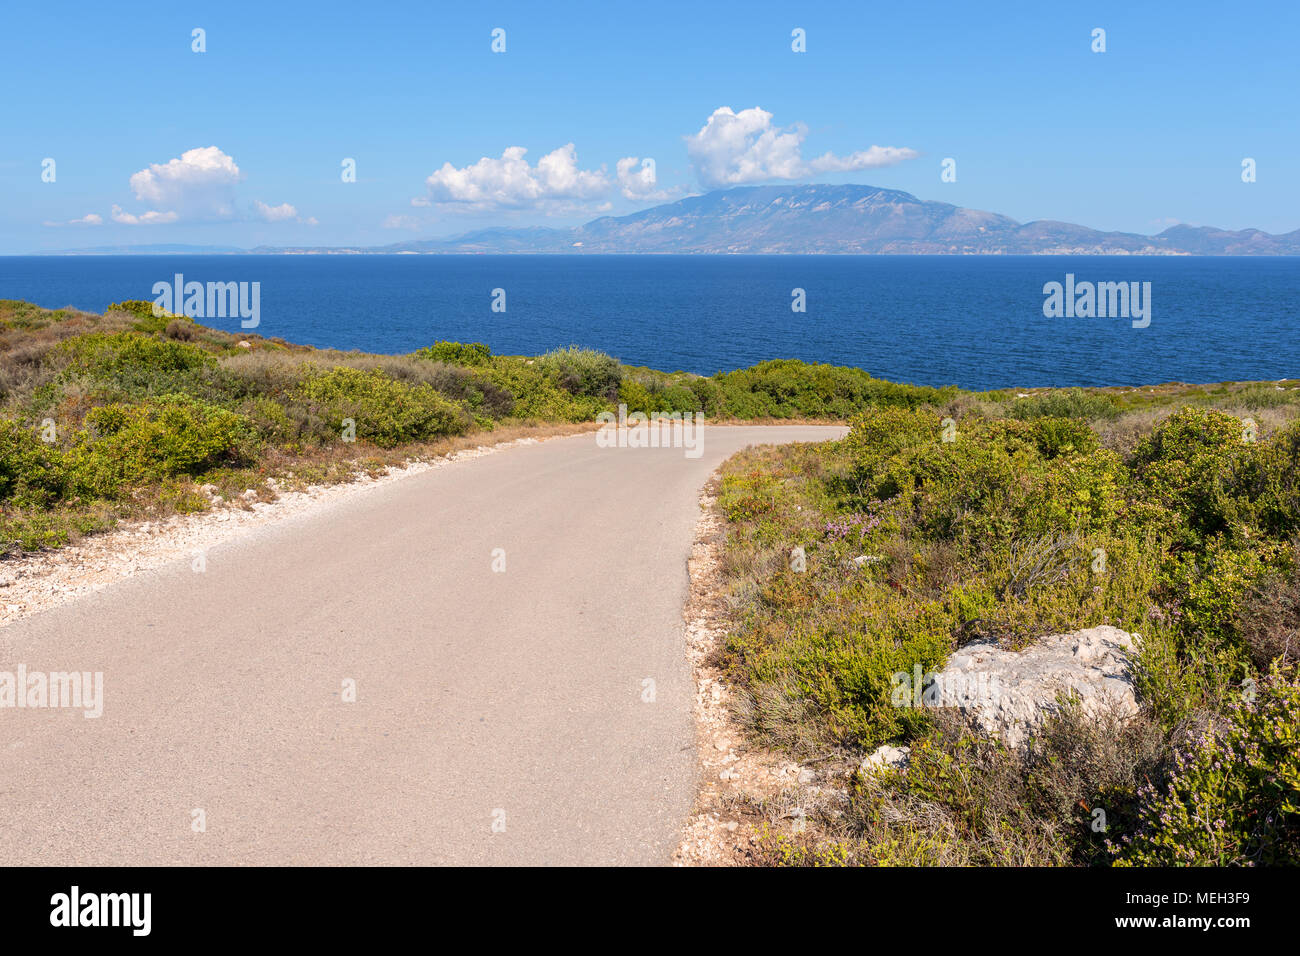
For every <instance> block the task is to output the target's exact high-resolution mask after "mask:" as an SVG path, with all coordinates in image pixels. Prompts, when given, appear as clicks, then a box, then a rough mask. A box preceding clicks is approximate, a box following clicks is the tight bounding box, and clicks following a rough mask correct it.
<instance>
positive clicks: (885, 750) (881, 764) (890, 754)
mask: <svg viewBox="0 0 1300 956" xmlns="http://www.w3.org/2000/svg"><path fill="white" fill-rule="evenodd" d="M911 755H912V748H911V747H891V746H890V745H889V744H885V746H883V747H877V748H876V749H875V751H874V752H873V753H870V754H868V755H867V756H866V757H863V758H862V764H861V765H860V766H859V767H858V769H859V770H861V771H862V772H863V773H875V772H876V771H877V770H883V769H884V768H886V767H905V766H907V761H908V758H909V757H910V756H911Z"/></svg>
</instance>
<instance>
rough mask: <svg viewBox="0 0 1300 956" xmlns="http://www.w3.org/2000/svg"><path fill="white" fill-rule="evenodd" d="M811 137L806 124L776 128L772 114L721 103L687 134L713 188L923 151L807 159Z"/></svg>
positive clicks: (869, 164) (882, 162)
mask: <svg viewBox="0 0 1300 956" xmlns="http://www.w3.org/2000/svg"><path fill="white" fill-rule="evenodd" d="M807 135H808V131H807V129H806V128H804V126H803V125H802V124H799V125H795V126H791V127H788V128H784V129H783V128H781V127H779V126H773V125H772V114H771V113H769V112H768V111H767V110H764V109H761V108H759V107H757V106H755V107H752V108H751V109H747V110H741V111H740V112H739V113H736V112H734V111H733V110H732V109H731V107H729V106H722V107H719V108H718V109H716V110H714V111H713V115H712V116H710V117H709V119H708V121H707V122H706V123H705V124H704V126H703V127H701V128H700V131H699V132H698V133H696V134H695V135H694V136H687V137H686V152H687V154H688V155H689V156H690V157H691V162H692V163H693V164H694V166H695V175H696V176H697V178H698V179H699V181H700V183H701V184H702V185H704V186H706V187H709V188H716V187H719V186H734V185H738V184H740V183H753V182H762V181H763V180H768V179H800V178H803V177H805V176H812V175H816V174H818V173H827V172H850V171H854V170H859V169H870V168H873V167H877V166H892V165H894V164H895V163H900V162H902V161H903V160H906V159H914V158H916V156H918V155H919V154H918V153H917V152H916V151H915V150H913V149H908V148H905V147H897V146H872V147H871V148H870V149H865V150H859V151H858V152H855V153H852V154H850V155H848V156H836V155H834V154H833V153H825V154H824V155H822V156H819V157H817V158H816V159H813V160H811V161H806V160H804V158H803V154H802V147H803V141H804V139H806V138H807Z"/></svg>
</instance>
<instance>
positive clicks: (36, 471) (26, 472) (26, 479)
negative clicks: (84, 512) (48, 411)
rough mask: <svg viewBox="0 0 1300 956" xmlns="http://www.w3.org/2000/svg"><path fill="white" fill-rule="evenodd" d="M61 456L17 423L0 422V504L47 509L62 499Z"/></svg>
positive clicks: (6, 420)
mask: <svg viewBox="0 0 1300 956" xmlns="http://www.w3.org/2000/svg"><path fill="white" fill-rule="evenodd" d="M65 480H66V474H65V469H64V466H63V460H62V455H61V454H60V453H59V451H58V449H57V448H55V447H54V446H53V445H52V444H48V443H46V442H44V441H41V439H40V438H39V437H38V436H37V435H36V433H35V432H34V431H33V430H32V429H31V428H28V427H27V426H25V425H23V424H22V423H20V422H16V421H12V420H10V419H0V501H6V502H12V503H13V504H15V505H17V506H18V507H20V508H21V507H35V508H44V507H48V506H49V505H50V504H51V503H53V502H54V501H55V500H57V499H58V498H60V497H62V495H63V491H64V483H65Z"/></svg>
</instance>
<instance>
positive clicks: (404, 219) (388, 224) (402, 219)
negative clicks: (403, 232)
mask: <svg viewBox="0 0 1300 956" xmlns="http://www.w3.org/2000/svg"><path fill="white" fill-rule="evenodd" d="M384 228H385V229H418V228H420V221H419V220H418V219H416V218H415V217H414V216H399V215H397V214H396V213H394V214H393V215H391V216H389V217H388V218H387V219H385V220H384Z"/></svg>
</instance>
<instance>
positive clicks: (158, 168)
mask: <svg viewBox="0 0 1300 956" xmlns="http://www.w3.org/2000/svg"><path fill="white" fill-rule="evenodd" d="M242 178H243V173H241V172H240V170H239V166H238V165H236V163H235V160H234V158H233V157H231V156H228V155H226V154H225V153H223V152H222V151H221V150H220V149H218V148H217V147H216V146H204V147H201V148H199V149H189V150H186V151H185V152H183V153H181V155H180V157H179V158H177V159H172V160H168V161H167V162H166V163H153V164H151V165H150V166H148V167H146V168H145V169H142V170H140V171H139V172H138V173H135V174H134V175H133V176H132V177H131V191H132V192H133V193H134V194H135V198H136V199H138V200H140V201H141V202H146V203H150V204H151V205H154V206H159V207H163V208H165V209H168V210H181V211H184V212H186V213H187V214H189V215H190V216H193V217H215V218H227V217H229V216H231V215H232V214H233V208H234V206H233V198H234V187H235V185H236V184H238V182H239V181H240V179H242Z"/></svg>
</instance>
